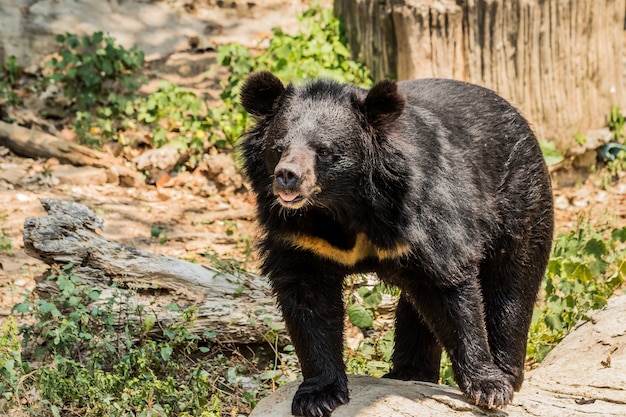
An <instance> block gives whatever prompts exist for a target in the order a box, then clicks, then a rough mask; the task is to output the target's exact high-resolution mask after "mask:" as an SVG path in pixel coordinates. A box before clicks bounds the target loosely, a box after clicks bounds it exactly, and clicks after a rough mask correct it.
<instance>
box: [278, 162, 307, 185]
mask: <svg viewBox="0 0 626 417" xmlns="http://www.w3.org/2000/svg"><path fill="white" fill-rule="evenodd" d="M274 177H275V178H276V182H277V183H278V184H280V185H281V186H282V187H286V188H293V187H295V186H296V185H297V184H298V182H299V181H300V178H301V177H302V170H301V169H300V167H299V166H298V165H296V164H289V163H286V164H283V163H281V164H278V165H277V166H276V169H275V170H274Z"/></svg>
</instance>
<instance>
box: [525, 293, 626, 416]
mask: <svg viewBox="0 0 626 417" xmlns="http://www.w3.org/2000/svg"><path fill="white" fill-rule="evenodd" d="M527 383H528V384H529V385H533V386H535V387H538V388H541V389H543V390H545V391H550V392H554V393H555V394H571V395H578V396H584V397H585V398H594V399H598V400H599V399H604V400H607V401H613V402H622V403H623V404H626V296H622V297H614V298H610V299H609V304H608V306H607V307H606V308H604V309H602V310H600V311H596V312H594V313H593V314H592V315H591V320H590V321H588V322H585V323H583V324H581V325H579V326H578V327H577V328H576V329H575V330H574V331H573V332H572V333H570V334H569V335H568V336H567V337H566V338H565V339H563V341H562V342H561V343H559V345H557V347H555V348H554V349H553V350H552V351H551V352H550V353H549V354H548V356H547V357H546V358H545V359H544V361H543V362H542V363H541V366H540V367H539V368H537V369H536V370H534V371H533V372H532V373H531V374H530V376H529V377H528V378H527ZM624 410H625V412H624V415H626V405H625V406H624Z"/></svg>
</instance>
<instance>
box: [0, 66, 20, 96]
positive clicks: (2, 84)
mask: <svg viewBox="0 0 626 417" xmlns="http://www.w3.org/2000/svg"><path fill="white" fill-rule="evenodd" d="M19 77H20V69H19V67H18V66H17V60H16V58H15V56H13V55H11V56H10V57H9V59H8V60H7V62H6V63H2V66H0V104H2V103H3V102H4V103H6V104H7V105H9V106H15V105H18V104H20V98H19V97H18V96H17V94H15V91H13V88H14V86H15V84H16V83H17V80H18V79H19Z"/></svg>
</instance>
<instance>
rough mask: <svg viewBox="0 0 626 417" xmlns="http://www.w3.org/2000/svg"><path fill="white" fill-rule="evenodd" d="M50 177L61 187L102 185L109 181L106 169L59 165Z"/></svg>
mask: <svg viewBox="0 0 626 417" xmlns="http://www.w3.org/2000/svg"><path fill="white" fill-rule="evenodd" d="M52 176H53V177H54V178H57V179H58V180H59V183H60V184H63V185H102V184H106V183H107V182H108V181H109V176H108V174H107V170H106V169H104V168H95V167H90V166H82V167H76V166H74V165H59V166H57V167H55V168H54V171H52Z"/></svg>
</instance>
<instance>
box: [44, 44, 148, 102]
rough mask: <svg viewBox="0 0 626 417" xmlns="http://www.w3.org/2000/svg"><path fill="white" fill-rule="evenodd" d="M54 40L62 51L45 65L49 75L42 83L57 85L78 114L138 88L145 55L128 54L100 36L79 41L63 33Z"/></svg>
mask: <svg viewBox="0 0 626 417" xmlns="http://www.w3.org/2000/svg"><path fill="white" fill-rule="evenodd" d="M56 40H57V42H58V43H59V44H60V45H61V50H60V51H59V53H58V55H59V56H58V57H56V56H55V57H53V58H51V59H50V60H48V61H46V63H45V65H46V67H47V68H48V69H49V73H48V74H46V76H45V77H44V81H45V83H50V82H54V83H57V84H60V85H61V86H62V87H63V94H64V95H65V97H67V98H68V99H70V100H73V101H75V103H76V106H77V107H78V109H79V110H83V111H84V110H87V109H90V108H91V107H92V106H94V105H96V104H106V103H108V102H110V101H111V100H110V95H111V94H116V93H117V94H130V93H133V92H135V91H136V90H137V88H138V87H139V85H140V83H139V80H138V78H137V75H136V72H137V70H139V69H140V68H141V66H142V65H143V61H144V54H143V52H141V51H139V50H138V49H137V48H136V47H133V48H131V49H130V50H127V49H125V48H124V47H123V46H120V45H117V44H116V42H115V39H114V38H112V37H110V36H104V34H103V33H102V32H96V33H94V34H92V35H91V36H83V37H82V38H79V37H78V36H77V35H74V34H71V33H65V34H64V35H57V38H56Z"/></svg>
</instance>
